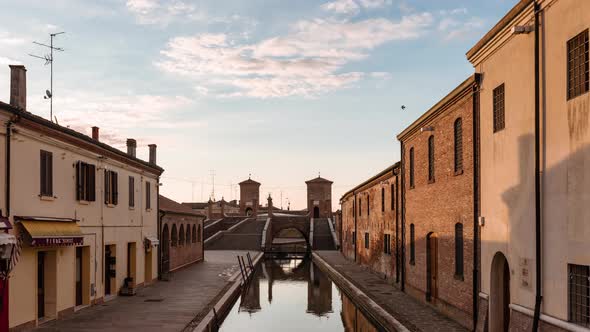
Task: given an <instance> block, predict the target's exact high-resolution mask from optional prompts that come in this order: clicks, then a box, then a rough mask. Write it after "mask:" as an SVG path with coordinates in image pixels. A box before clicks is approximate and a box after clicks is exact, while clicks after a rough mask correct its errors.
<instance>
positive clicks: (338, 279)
mask: <svg viewBox="0 0 590 332" xmlns="http://www.w3.org/2000/svg"><path fill="white" fill-rule="evenodd" d="M312 259H313V262H314V263H315V264H316V265H317V266H318V267H319V268H320V270H322V272H324V273H326V274H327V275H329V276H330V278H331V279H332V280H333V281H334V282H335V283H336V285H338V287H339V288H340V289H341V290H342V291H344V292H345V293H346V295H348V297H350V298H351V299H352V301H353V302H354V303H355V304H357V306H358V307H360V308H362V310H363V311H364V312H365V313H366V315H367V316H369V317H370V318H371V319H373V320H374V321H375V322H376V323H378V324H379V325H381V326H382V327H384V328H385V329H386V331H399V332H409V331H410V330H409V329H408V328H406V327H405V326H404V325H403V324H402V323H400V322H399V321H398V320H397V319H395V317H393V316H392V315H391V314H389V313H388V312H387V311H386V310H385V309H383V308H382V307H381V306H380V305H379V304H377V303H376V302H375V301H373V300H372V299H371V298H370V297H369V296H367V295H366V294H365V293H364V292H363V291H361V290H360V289H359V288H358V287H356V286H355V285H354V284H352V283H351V282H350V281H348V279H347V278H346V277H344V276H343V275H342V274H340V272H338V271H337V270H336V269H334V268H333V267H332V266H330V264H328V263H327V262H326V261H325V260H324V259H323V258H322V257H321V256H320V255H318V254H317V253H315V252H314V253H312Z"/></svg>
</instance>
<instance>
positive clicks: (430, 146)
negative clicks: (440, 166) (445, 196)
mask: <svg viewBox="0 0 590 332" xmlns="http://www.w3.org/2000/svg"><path fill="white" fill-rule="evenodd" d="M428 182H434V136H433V135H430V137H428Z"/></svg>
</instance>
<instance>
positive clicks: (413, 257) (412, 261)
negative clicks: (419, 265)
mask: <svg viewBox="0 0 590 332" xmlns="http://www.w3.org/2000/svg"><path fill="white" fill-rule="evenodd" d="M410 264H411V265H415V264H416V231H415V229H414V224H411V225H410Z"/></svg>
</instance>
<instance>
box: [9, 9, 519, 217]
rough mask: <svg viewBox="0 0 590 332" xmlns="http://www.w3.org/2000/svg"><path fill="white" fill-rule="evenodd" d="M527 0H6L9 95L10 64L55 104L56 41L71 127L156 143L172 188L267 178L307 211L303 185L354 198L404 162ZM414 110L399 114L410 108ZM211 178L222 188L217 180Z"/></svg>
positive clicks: (266, 190)
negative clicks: (475, 54) (500, 27)
mask: <svg viewBox="0 0 590 332" xmlns="http://www.w3.org/2000/svg"><path fill="white" fill-rule="evenodd" d="M516 2H517V1H516V0H478V1H473V0H444V1H443V0H296V1H293V0H247V1H246V0H192V1H191V0H101V1H82V0H79V1H76V0H53V1H38V0H2V3H3V6H2V8H3V10H2V11H0V100H2V101H4V102H9V92H10V79H9V75H10V71H9V68H8V65H9V64H23V65H25V66H26V67H27V81H28V88H27V89H28V91H27V92H28V96H27V108H28V111H30V112H32V113H35V114H37V115H40V116H43V117H45V118H49V104H48V102H47V100H44V99H43V95H44V91H45V90H46V89H48V88H49V81H50V80H49V77H50V76H49V66H46V65H45V64H44V61H42V60H40V59H36V58H33V57H30V56H29V55H28V54H34V55H40V56H43V55H45V54H47V53H48V52H47V49H45V48H43V47H42V46H39V45H36V44H33V41H37V42H40V43H49V34H50V33H55V32H61V31H65V34H62V35H59V36H57V37H55V40H54V44H55V45H56V46H58V47H61V48H63V49H64V51H63V52H56V54H54V86H53V96H54V98H53V99H54V100H53V103H54V104H53V108H54V115H55V117H56V118H57V121H58V123H59V124H60V125H64V126H69V127H70V128H72V129H75V130H78V131H80V132H83V133H86V134H90V128H91V127H92V126H98V127H100V131H101V140H102V141H104V142H106V143H109V144H111V145H113V146H115V147H117V148H120V149H121V150H125V141H126V139H127V138H135V139H137V141H138V156H139V157H140V158H142V159H147V145H148V144H152V143H154V144H157V145H158V164H159V165H161V166H162V167H163V168H164V169H165V172H164V174H163V176H162V181H161V182H162V186H161V187H160V188H161V193H162V194H164V195H166V196H168V197H170V198H172V199H175V200H177V201H180V202H187V201H206V200H208V198H209V197H210V196H211V195H212V193H213V191H214V193H215V198H216V199H217V200H219V199H221V198H222V197H223V198H225V199H226V200H232V199H239V188H238V186H237V184H238V183H239V182H240V181H243V180H245V179H247V178H248V176H249V175H250V174H251V176H252V179H254V180H257V181H258V182H261V183H262V186H261V196H262V197H261V200H263V201H265V197H267V196H268V195H269V194H271V195H272V197H273V202H274V205H275V206H279V207H280V206H282V207H284V208H286V207H287V206H288V205H289V204H290V207H291V209H303V208H305V207H306V186H305V181H306V180H310V179H312V178H315V177H317V176H318V175H319V174H321V176H322V177H324V178H327V179H330V180H332V181H334V185H333V189H332V197H333V206H334V209H337V208H338V201H339V198H340V197H341V196H342V194H343V193H345V192H346V191H348V190H350V189H351V188H353V187H354V186H355V185H357V184H359V183H361V182H362V181H364V180H365V179H367V178H369V177H371V176H372V175H374V174H376V173H378V172H379V171H381V170H383V169H385V168H387V167H388V166H390V165H391V164H393V163H395V162H396V161H398V160H399V157H400V151H399V143H398V142H397V140H396V138H395V137H396V135H397V134H398V133H399V132H401V131H402V130H403V129H404V128H406V127H407V126H408V125H410V124H411V123H412V122H413V121H414V120H415V119H416V118H418V117H419V116H420V115H421V114H422V113H424V112H425V111H427V110H428V109H429V108H430V107H431V106H432V105H434V104H435V103H436V102H437V101H438V100H440V99H441V98H442V97H444V96H445V95H446V94H447V93H448V92H450V91H451V90H452V89H453V88H455V87H456V86H457V85H458V84H459V83H461V82H462V81H463V80H465V79H466V78H467V77H468V76H469V75H471V74H473V68H472V66H471V65H470V64H469V62H468V61H467V60H466V57H465V53H466V52H467V50H469V48H471V47H472V46H473V45H474V44H475V43H476V42H477V41H478V40H479V39H480V38H481V37H482V36H483V35H484V34H485V33H486V32H487V31H488V30H489V29H490V28H491V27H492V26H493V25H494V24H496V22H497V21H498V20H499V19H500V18H501V17H502V16H504V15H505V13H506V12H507V11H508V10H509V9H510V8H511V7H512V6H514V5H515V3H516ZM402 105H404V106H405V109H404V110H402V108H401V106H402ZM213 182H214V184H215V185H214V186H213Z"/></svg>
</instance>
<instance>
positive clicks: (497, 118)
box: [493, 83, 506, 132]
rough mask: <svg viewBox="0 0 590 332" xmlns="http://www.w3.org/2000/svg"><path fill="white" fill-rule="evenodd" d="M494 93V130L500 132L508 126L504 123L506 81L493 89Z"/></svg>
mask: <svg viewBox="0 0 590 332" xmlns="http://www.w3.org/2000/svg"><path fill="white" fill-rule="evenodd" d="M493 95H494V132H498V131H500V130H502V129H504V127H505V126H506V124H505V123H504V83H502V84H501V85H500V86H499V87H497V88H495V89H494V91H493Z"/></svg>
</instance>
